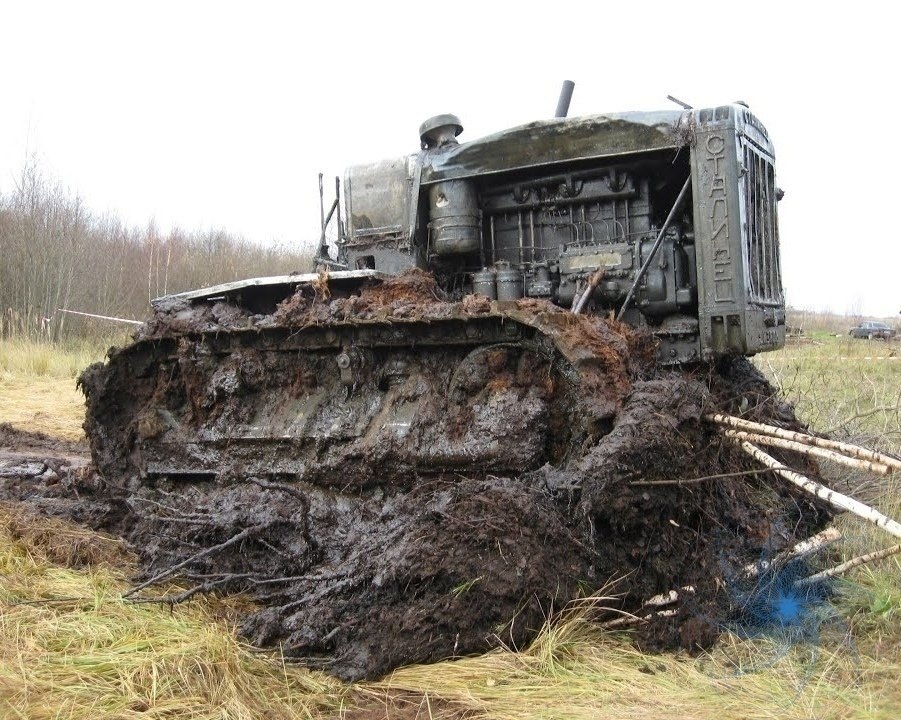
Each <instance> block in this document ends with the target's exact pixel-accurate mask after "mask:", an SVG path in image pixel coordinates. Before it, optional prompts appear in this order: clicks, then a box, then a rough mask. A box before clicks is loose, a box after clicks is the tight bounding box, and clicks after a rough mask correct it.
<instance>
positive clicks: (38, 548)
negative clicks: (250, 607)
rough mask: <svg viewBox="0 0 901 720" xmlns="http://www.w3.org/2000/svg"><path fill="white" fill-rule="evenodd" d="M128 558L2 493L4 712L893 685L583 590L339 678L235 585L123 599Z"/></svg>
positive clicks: (462, 707) (733, 701) (311, 709)
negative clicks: (255, 635) (620, 625)
mask: <svg viewBox="0 0 901 720" xmlns="http://www.w3.org/2000/svg"><path fill="white" fill-rule="evenodd" d="M23 527H28V528H30V529H29V531H28V532H27V533H24V534H23V533H22V532H21V529H22V528H23ZM60 532H63V533H65V535H64V536H63V537H64V539H62V538H60V536H59V533H60ZM79 538H81V540H82V542H80V543H78V544H81V545H82V546H85V547H86V546H88V545H90V544H91V543H92V542H93V543H95V544H96V545H98V546H99V548H100V549H99V550H97V551H96V552H95V554H93V555H92V556H90V557H89V558H86V557H85V556H80V558H79V562H80V563H81V564H82V569H81V570H73V569H70V568H67V567H65V566H64V565H62V564H61V563H60V562H59V561H60V559H61V558H62V557H63V556H61V554H60V546H61V545H62V544H65V543H72V542H73V541H76V542H78V540H79ZM130 562H131V561H130V559H129V557H128V556H127V555H124V554H123V553H122V549H121V546H120V545H119V544H118V542H117V541H115V540H112V539H106V538H95V537H94V536H93V534H91V533H89V532H88V531H86V530H80V529H78V528H74V527H71V526H68V527H67V526H66V524H65V523H60V522H59V521H53V520H49V521H48V520H46V519H40V518H34V517H27V516H26V517H23V515H22V511H21V510H20V509H16V508H14V507H0V578H2V579H0V715H2V716H4V717H22V718H86V719H87V718H89V719H90V720H95V719H97V718H223V719H224V718H270V717H271V718H295V717H342V716H343V717H357V716H359V717H369V718H372V717H376V715H373V714H371V713H372V712H373V710H374V708H377V707H379V706H382V705H383V704H386V703H387V702H388V699H389V698H390V699H391V700H390V705H391V707H392V709H393V711H394V713H395V714H394V715H393V716H395V717H396V716H400V717H408V718H410V717H421V718H430V717H448V716H451V717H464V716H465V717H484V718H510V719H511V720H526V719H531V718H535V719H538V718H552V717H553V718H557V717H559V718H596V717H598V716H599V715H598V713H599V712H601V709H603V717H605V718H611V719H614V718H623V719H630V720H631V719H632V718H647V717H663V716H665V717H667V718H672V719H673V720H678V719H685V720H689V719H692V720H693V719H698V720H707V719H710V720H720V719H721V718H732V717H741V718H761V719H766V718H787V719H793V718H797V719H798V720H801V719H806V718H886V720H888V718H893V717H896V716H895V715H894V712H895V708H896V707H897V705H896V703H897V702H898V701H899V700H901V695H899V689H898V687H897V681H896V678H897V676H898V675H897V674H898V672H899V671H901V665H899V663H898V658H897V656H892V655H888V656H887V657H882V658H876V657H868V656H862V655H858V654H856V653H854V652H853V651H852V650H851V649H850V648H849V647H848V645H847V644H846V643H845V642H843V639H842V638H840V637H836V638H828V639H827V640H825V641H824V642H823V643H822V645H821V651H820V653H819V656H818V657H817V658H816V659H815V660H811V658H810V655H809V649H807V648H796V649H795V650H794V651H793V652H790V653H789V654H788V655H786V656H785V657H782V658H781V659H780V660H778V662H776V663H775V664H774V665H772V666H768V665H767V664H766V663H767V661H768V660H769V659H770V658H771V657H775V656H776V650H775V649H774V648H773V647H772V646H771V644H769V643H768V642H767V641H765V640H761V641H755V642H750V641H742V640H738V639H736V638H734V637H732V636H725V637H724V638H723V640H722V641H721V642H720V645H719V646H718V647H717V648H716V649H715V650H714V651H713V652H711V653H710V654H709V655H707V656H705V657H703V658H700V659H696V658H690V657H687V656H683V655H668V654H664V655H651V654H646V653H641V652H639V651H637V650H635V649H634V648H633V647H632V646H631V644H630V643H629V642H628V641H626V640H624V639H623V638H622V637H618V636H614V635H610V634H606V633H604V631H602V630H600V629H599V628H598V626H597V625H596V624H593V623H591V622H590V621H589V619H588V617H589V615H590V607H589V608H586V607H585V606H583V607H581V608H580V609H579V610H577V611H574V612H572V613H571V614H570V615H569V617H567V618H564V619H563V620H562V621H560V622H557V623H555V624H554V625H549V626H548V627H546V628H545V629H544V631H543V633H542V634H541V635H540V636H539V638H538V639H537V640H536V641H535V642H534V643H533V644H532V645H531V647H529V648H527V649H525V650H523V651H521V652H514V651H511V650H497V651H494V652H492V653H489V654H486V655H483V656H479V657H472V658H466V659H463V660H459V661H456V662H446V663H438V664H435V665H427V666H412V667H407V668H402V669H400V670H398V671H397V672H395V673H394V674H392V675H391V676H389V677H388V678H385V679H384V680H383V681H381V682H377V683H361V684H357V685H353V686H348V685H343V684H341V683H339V682H338V681H336V680H333V679H331V678H328V677H327V676H325V675H322V674H319V673H315V672H310V671H307V670H304V669H302V668H299V667H294V666H290V665H286V664H285V663H283V662H282V661H281V660H280V659H279V658H277V657H271V656H263V655H260V654H255V653H251V652H249V651H248V650H247V649H245V648H244V647H243V646H242V645H241V644H240V642H239V641H238V640H237V639H236V637H235V634H234V631H233V628H231V627H230V626H229V625H228V624H227V623H226V622H224V621H223V620H222V619H221V618H222V617H223V616H224V615H226V616H227V615H228V614H229V613H230V610H231V609H230V608H229V605H231V604H234V603H236V602H237V601H235V600H221V599H210V598H207V599H200V600H197V601H194V602H191V603H190V604H188V605H185V606H179V607H176V608H174V609H169V608H166V607H162V606H158V605H153V604H134V603H129V602H127V601H124V600H123V599H122V593H123V592H124V591H125V590H126V589H127V588H128V587H129V585H128V583H127V579H126V577H125V573H127V572H128V570H129V569H130V568H131V564H130ZM761 664H762V666H761V668H760V669H758V670H756V671H748V667H749V666H751V665H761ZM355 706H362V707H364V708H366V709H367V710H366V712H367V714H363V715H358V711H357V710H355Z"/></svg>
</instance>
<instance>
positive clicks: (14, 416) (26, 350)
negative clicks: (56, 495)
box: [0, 338, 105, 440]
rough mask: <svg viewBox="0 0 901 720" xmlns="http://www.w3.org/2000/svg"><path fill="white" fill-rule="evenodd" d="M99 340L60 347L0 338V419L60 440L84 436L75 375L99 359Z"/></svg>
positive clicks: (82, 398) (82, 412) (100, 355)
mask: <svg viewBox="0 0 901 720" xmlns="http://www.w3.org/2000/svg"><path fill="white" fill-rule="evenodd" d="M104 348H105V344H104V343H103V342H102V341H98V342H97V343H75V344H69V345H66V346H60V345H54V344H52V343H44V342H35V341H30V340H25V339H19V338H16V339H3V340H0V422H6V423H9V424H10V425H12V426H13V427H14V428H17V429H19V430H27V431H30V432H42V433H46V434H47V435H53V436H54V437H59V438H63V439H65V440H80V439H83V438H84V432H83V431H82V428H81V424H82V422H83V421H84V397H83V396H82V394H81V393H80V392H79V391H78V390H77V389H76V388H75V378H76V377H77V376H78V373H80V372H81V371H82V370H83V369H84V368H85V367H87V366H88V365H90V364H91V363H92V362H96V361H98V360H102V359H103V356H104V353H105V349H104Z"/></svg>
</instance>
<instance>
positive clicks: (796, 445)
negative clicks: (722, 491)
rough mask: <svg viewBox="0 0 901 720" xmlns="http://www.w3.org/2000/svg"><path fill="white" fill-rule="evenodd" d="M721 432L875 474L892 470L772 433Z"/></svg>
mask: <svg viewBox="0 0 901 720" xmlns="http://www.w3.org/2000/svg"><path fill="white" fill-rule="evenodd" d="M723 432H724V433H725V434H726V436H727V437H731V438H737V439H739V440H747V441H748V442H752V443H756V444H758V445H770V446H772V447H778V448H783V449H785V450H793V451H795V452H798V453H803V454H805V455H813V456H815V457H818V458H822V459H824V460H831V461H832V462H835V463H839V464H840V465H846V466H848V467H853V468H855V469H857V470H869V471H870V472H873V473H876V474H877V475H888V474H890V473H891V472H892V469H891V468H890V467H889V466H888V465H884V464H883V463H877V462H873V461H872V460H861V459H859V458H854V457H848V456H847V455H842V454H841V453H839V452H836V451H835V450H828V449H826V448H822V447H817V446H815V445H805V444H804V443H802V442H797V441H795V440H785V439H783V438H780V437H776V436H774V435H760V434H758V433H751V432H747V431H746V430H724V431H723Z"/></svg>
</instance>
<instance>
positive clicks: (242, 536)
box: [122, 525, 266, 598]
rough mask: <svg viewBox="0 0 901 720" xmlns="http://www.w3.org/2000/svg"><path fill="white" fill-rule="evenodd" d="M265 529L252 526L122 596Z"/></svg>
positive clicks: (128, 594) (125, 595)
mask: <svg viewBox="0 0 901 720" xmlns="http://www.w3.org/2000/svg"><path fill="white" fill-rule="evenodd" d="M265 527H266V526H265V525H252V526H251V527H247V528H244V529H243V530H242V531H241V532H239V533H238V534H237V535H232V537H230V538H229V539H228V540H226V541H225V542H222V543H219V544H218V545H213V546H212V547H208V548H206V549H205V550H201V551H200V552H199V553H195V554H194V555H192V556H191V557H189V558H188V559H187V560H182V561H181V562H180V563H178V564H177V565H173V566H172V567H170V568H167V569H166V570H163V572H161V573H157V574H156V575H154V576H153V577H152V578H150V579H149V580H147V581H145V582H142V583H141V584H140V585H138V586H136V587H133V588H132V589H131V590H129V591H128V592H127V593H124V594H123V595H122V597H123V598H127V597H131V596H132V595H134V594H135V593H136V592H139V591H141V590H143V589H144V588H146V587H148V586H150V585H153V584H154V583H158V582H159V581H160V580H165V579H166V578H167V577H170V576H171V575H174V574H175V573H176V572H178V571H179V570H181V569H182V568H183V567H185V566H187V565H190V564H191V563H192V562H196V561H197V560H200V559H201V558H204V557H206V556H207V555H212V554H213V553H214V552H218V551H220V550H225V548H227V547H230V546H231V545H234V544H235V543H239V542H241V541H242V540H246V539H247V538H249V537H250V536H251V535H253V534H254V533H258V532H260V531H261V530H263V529H264V528H265Z"/></svg>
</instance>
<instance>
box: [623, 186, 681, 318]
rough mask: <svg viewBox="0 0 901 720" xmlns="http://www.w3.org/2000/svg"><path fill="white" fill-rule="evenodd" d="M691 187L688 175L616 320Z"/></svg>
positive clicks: (626, 304)
mask: <svg viewBox="0 0 901 720" xmlns="http://www.w3.org/2000/svg"><path fill="white" fill-rule="evenodd" d="M690 187H691V175H689V176H688V177H687V178H686V179H685V184H684V185H683V186H682V189H681V190H680V191H679V196H678V197H677V198H676V202H675V203H673V208H672V210H670V211H669V215H667V216H666V220H665V221H664V222H663V227H662V228H660V232H659V233H657V239H656V240H655V241H654V245H653V247H652V248H651V252H650V253H649V254H648V257H647V259H646V260H645V261H644V263H642V266H641V269H640V270H639V271H638V274H637V275H636V276H635V281H634V282H633V283H632V287H630V288H629V292H628V293H626V299H625V300H623V306H622V307H621V308H620V309H619V312H618V313H617V314H616V319H617V320H619V319H620V318H621V317H622V316H623V313H624V312H626V308H627V307H629V302H630V301H631V300H632V296H633V295H634V294H635V289H636V288H637V287H638V283H640V282H641V279H642V278H643V277H644V276H645V273H646V272H647V271H648V268H649V267H650V266H651V261H652V260H653V259H654V255H656V254H657V250H659V249H660V244H661V243H662V242H663V236H664V234H665V233H666V231H667V230H668V229H669V226H670V225H671V224H672V222H673V218H675V217H676V213H678V212H679V210H681V209H682V204H683V203H684V202H685V198H686V197H688V189H689V188H690ZM637 245H638V248H639V252H641V240H639V241H638V243H637Z"/></svg>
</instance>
